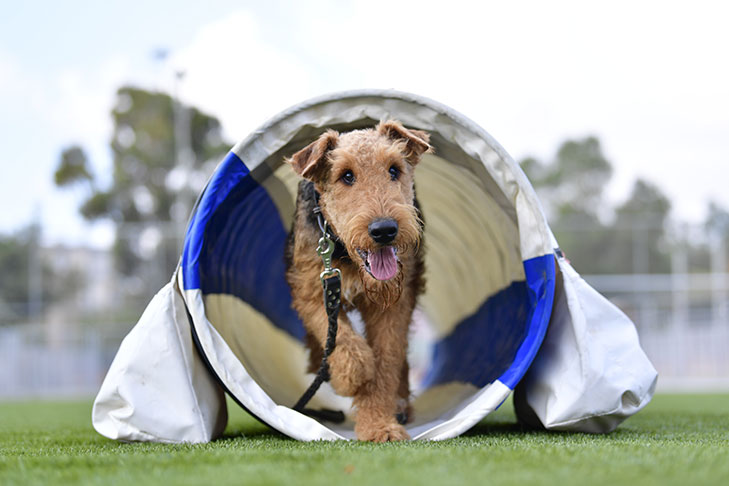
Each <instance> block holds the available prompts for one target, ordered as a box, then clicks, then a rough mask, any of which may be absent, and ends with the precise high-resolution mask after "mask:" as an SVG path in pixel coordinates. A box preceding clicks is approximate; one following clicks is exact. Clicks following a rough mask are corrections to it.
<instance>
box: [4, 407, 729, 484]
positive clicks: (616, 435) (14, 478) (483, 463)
mask: <svg viewBox="0 0 729 486" xmlns="http://www.w3.org/2000/svg"><path fill="white" fill-rule="evenodd" d="M228 404H229V407H230V414H231V418H230V420H229V424H228V427H227V429H226V432H225V435H224V437H223V438H222V439H220V440H217V441H215V442H212V443H209V444H179V445H171V444H150V443H134V444H122V443H118V442H114V441H111V440H109V439H106V438H104V437H102V436H100V435H98V434H97V433H96V432H95V431H94V430H93V429H92V427H91V423H90V411H91V403H89V402H21V403H5V404H0V416H2V417H3V420H2V421H0V483H1V484H3V485H8V486H10V485H16V484H17V485H20V484H22V485H28V484H103V485H106V484H135V485H144V484H154V485H156V484H175V485H177V484H200V483H203V482H211V481H212V482H214V483H215V484H216V485H221V486H222V485H226V484H236V485H237V484H292V485H293V484H296V485H299V484H301V485H308V484H312V485H320V484H347V485H376V486H380V485H384V484H417V485H439V486H440V485H448V484H454V485H464V484H474V485H475V484H489V485H499V484H530V485H532V484H544V485H553V484H559V485H562V486H571V485H580V486H581V485H584V484H590V485H602V484H605V485H611V486H613V485H616V484H626V485H627V484H634V485H638V484H640V485H643V484H647V485H673V484H675V485H683V484H691V485H703V484H707V485H715V484H726V483H727V482H729V462H728V461H727V460H726V458H727V457H728V456H729V435H727V430H728V429H729V412H728V410H729V395H658V396H656V397H655V398H654V400H653V402H652V403H650V404H649V405H648V406H647V408H646V409H645V410H643V411H642V412H640V413H638V414H637V415H636V416H634V417H632V418H630V419H629V420H628V421H627V422H626V423H624V424H623V425H621V426H620V427H619V428H618V430H617V431H616V432H613V433H611V434H607V435H593V434H579V433H559V432H543V431H533V430H529V429H524V428H522V427H521V426H520V425H518V424H517V423H516V419H515V417H514V414H513V412H512V410H511V407H510V403H508V402H507V403H506V404H504V405H503V406H502V407H501V408H500V409H499V410H497V411H496V412H495V413H493V414H490V415H489V416H488V417H486V419H485V420H484V421H482V422H481V423H480V424H478V425H477V426H476V427H474V428H473V429H471V430H470V431H468V432H467V433H465V434H464V435H462V436H460V437H457V438H454V439H450V440H445V441H439V442H432V441H411V442H402V443H390V444H371V443H361V442H347V441H337V442H329V441H317V442H298V441H295V440H293V439H289V438H287V437H284V436H282V435H281V434H279V433H276V432H275V431H273V430H271V429H268V428H267V427H265V426H263V425H261V424H260V423H258V422H257V421H255V420H254V419H253V418H251V417H250V416H248V415H246V414H245V413H244V412H242V411H241V409H240V408H239V407H237V406H236V405H235V404H233V403H232V402H230V401H229V402H228Z"/></svg>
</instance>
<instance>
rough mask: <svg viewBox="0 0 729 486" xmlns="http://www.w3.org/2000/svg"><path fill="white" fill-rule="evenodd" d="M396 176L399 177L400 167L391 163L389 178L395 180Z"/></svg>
mask: <svg viewBox="0 0 729 486" xmlns="http://www.w3.org/2000/svg"><path fill="white" fill-rule="evenodd" d="M398 177H400V169H398V168H397V167H395V166H394V165H393V166H392V167H390V179H392V180H393V181H396V180H397V178H398Z"/></svg>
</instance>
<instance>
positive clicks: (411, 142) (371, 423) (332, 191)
mask: <svg viewBox="0 0 729 486" xmlns="http://www.w3.org/2000/svg"><path fill="white" fill-rule="evenodd" d="M429 139H430V137H429V135H428V134H427V133H426V132H423V131H420V130H411V129H407V128H405V127H403V125H402V124H401V123H400V122H397V121H387V122H381V123H379V124H378V125H377V126H376V127H375V128H370V129H365V130H354V131H351V132H347V133H343V134H339V133H337V132H335V131H333V130H328V131H327V132H325V133H324V134H323V135H321V136H320V137H319V138H318V139H317V140H316V141H314V142H313V143H311V144H310V145H308V146H307V147H305V148H304V149H302V150H301V151H299V152H297V153H295V154H294V155H293V156H292V157H291V158H289V159H287V162H288V163H289V164H290V165H291V167H292V168H293V169H294V171H296V173H297V174H299V175H300V176H301V177H302V178H303V179H304V180H302V181H301V182H300V184H299V193H298V198H297V202H296V215H295V218H294V223H293V228H292V231H291V234H290V235H289V241H288V245H287V251H286V253H287V255H286V260H287V272H286V278H287V281H288V283H289V285H290V286H291V292H292V296H293V307H294V308H295V309H296V311H297V312H298V314H299V317H300V318H301V320H302V321H303V323H304V327H305V328H306V344H307V346H308V348H309V351H310V352H309V355H310V365H309V371H310V372H315V371H316V369H317V368H318V367H319V364H320V362H321V359H322V355H323V348H324V345H325V342H326V339H327V329H328V321H327V315H326V312H325V309H324V304H323V300H322V288H321V285H320V283H319V274H320V273H321V271H322V268H323V265H322V261H321V259H320V258H319V256H318V255H317V253H316V248H317V242H318V240H319V238H320V237H321V235H322V232H321V229H320V227H319V225H318V224H317V216H316V214H315V212H314V209H315V208H316V207H320V211H321V214H322V215H323V217H324V218H325V220H326V221H327V222H328V225H329V227H330V231H331V232H332V233H333V235H334V236H335V240H336V247H335V251H334V255H333V265H334V266H335V267H338V268H339V269H340V270H341V272H342V303H341V306H342V307H341V308H342V311H343V312H340V313H339V320H338V324H339V328H338V332H337V336H336V347H335V349H334V352H333V353H332V354H331V356H330V357H329V376H330V383H331V385H332V387H333V388H334V390H335V391H336V392H337V393H338V394H339V395H342V396H351V397H354V402H353V403H354V407H355V409H356V415H355V432H356V434H357V438H358V439H360V440H369V441H375V442H386V441H394V440H405V439H409V438H410V436H409V435H408V433H407V432H406V430H405V428H404V427H403V426H402V425H401V423H404V422H406V421H407V419H403V418H404V417H409V418H410V419H411V418H412V410H411V409H410V405H409V395H410V389H409V386H408V363H407V347H408V344H407V341H408V328H409V324H410V321H411V319H412V314H413V309H414V307H415V303H416V299H417V297H418V295H420V294H421V293H422V292H423V291H424V288H425V279H424V276H423V273H424V264H423V245H422V238H423V219H422V215H421V213H420V210H419V207H418V204H417V201H416V199H415V188H414V177H413V172H414V170H415V167H416V165H417V164H418V162H419V161H420V158H421V155H422V154H423V153H425V152H429V151H432V149H431V147H430V145H429ZM353 309H357V310H358V311H359V313H360V315H361V316H362V320H363V321H364V323H365V335H366V337H362V336H360V335H359V334H358V333H357V332H356V331H354V330H353V329H352V326H351V323H350V321H349V320H348V319H347V314H346V313H347V312H348V311H351V310H353Z"/></svg>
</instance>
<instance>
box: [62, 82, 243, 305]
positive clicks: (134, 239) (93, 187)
mask: <svg viewBox="0 0 729 486" xmlns="http://www.w3.org/2000/svg"><path fill="white" fill-rule="evenodd" d="M111 116H112V119H113V122H114V129H113V135H112V140H111V150H112V154H113V167H112V174H111V183H110V184H109V185H108V187H105V188H100V187H98V185H99V184H98V181H97V180H96V179H95V178H94V176H93V174H92V173H91V171H90V170H89V168H88V160H87V157H86V155H85V154H84V152H83V150H82V149H81V148H80V147H77V146H74V147H71V148H69V149H67V150H65V151H64V152H63V153H62V154H61V160H60V163H59V167H58V169H57V170H56V174H55V181H56V184H57V185H58V186H59V187H61V186H69V185H71V184H78V183H80V182H84V181H88V182H89V188H90V189H89V195H88V198H87V199H86V200H85V201H84V202H83V203H82V204H81V207H80V208H79V209H80V212H81V214H82V215H83V216H84V218H86V219H88V220H96V219H102V218H103V219H108V220H111V221H113V222H114V223H115V224H116V227H117V239H116V243H115V245H114V253H115V261H116V267H117V269H118V270H119V271H121V272H122V273H123V274H125V275H140V271H141V270H142V269H143V268H144V266H145V261H146V260H148V259H150V258H152V257H150V255H149V254H148V253H149V252H147V254H144V252H143V251H142V250H141V249H140V248H141V247H142V246H143V243H142V241H141V238H142V236H143V234H144V232H145V230H147V229H154V230H155V231H158V232H160V233H161V234H162V237H161V241H160V242H159V243H158V244H157V249H156V251H155V255H154V259H155V260H157V261H162V262H164V265H163V267H164V268H163V269H162V272H161V275H159V276H158V277H159V278H160V279H161V281H164V280H165V279H166V278H167V276H168V275H169V272H171V271H172V269H173V267H174V265H175V263H176V261H177V258H178V257H179V248H178V241H179V240H180V239H181V238H182V236H183V235H181V234H180V235H178V234H177V233H178V232H180V231H184V230H182V229H181V228H180V226H179V225H178V226H175V225H174V224H172V223H174V222H176V221H180V220H183V219H185V218H186V217H187V214H182V213H184V212H186V211H189V210H190V209H191V207H190V206H191V205H192V202H193V200H194V199H193V198H194V197H195V195H196V194H197V192H198V191H199V190H200V189H202V187H196V186H194V184H190V183H189V181H191V180H192V181H200V180H203V181H204V180H206V179H207V176H208V175H209V173H210V172H212V169H213V168H214V166H215V164H217V162H218V161H219V160H220V159H221V158H222V157H223V155H224V154H225V153H226V152H227V151H228V149H229V147H230V144H229V143H228V142H226V141H224V140H223V138H222V129H221V126H220V122H219V121H218V120H217V119H216V118H214V117H212V116H209V115H206V114H205V113H202V112H201V111H199V110H198V109H196V108H192V107H183V106H176V104H175V101H174V100H173V99H172V98H171V97H170V96H169V95H167V94H165V93H160V92H150V91H146V90H143V89H139V88H134V87H130V86H125V87H122V88H120V89H119V90H118V92H117V99H116V103H115V106H114V108H113V109H112V112H111ZM176 125H177V127H176ZM176 128H177V130H176ZM187 131H189V136H188V134H187V133H186V132H187ZM180 158H184V159H185V161H184V162H183V163H181V164H180V163H179V160H178V159H180ZM173 172H174V174H173ZM180 181H182V182H180ZM186 182H187V183H186ZM147 283H148V285H147V286H148V287H149V288H150V289H152V288H157V287H158V286H159V283H160V282H159V281H152V282H147ZM148 290H149V289H142V288H140V289H139V292H140V293H141V292H145V291H148Z"/></svg>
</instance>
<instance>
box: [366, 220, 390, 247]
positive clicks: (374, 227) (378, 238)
mask: <svg viewBox="0 0 729 486" xmlns="http://www.w3.org/2000/svg"><path fill="white" fill-rule="evenodd" d="M367 230H368V231H369V232H370V236H371V237H372V239H373V240H375V243H379V244H380V245H386V244H388V243H390V242H391V241H392V240H394V239H395V237H396V236H397V221H395V220H394V219H392V218H386V219H385V218H383V219H376V220H374V221H372V222H371V223H370V225H369V226H368V227H367Z"/></svg>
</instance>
